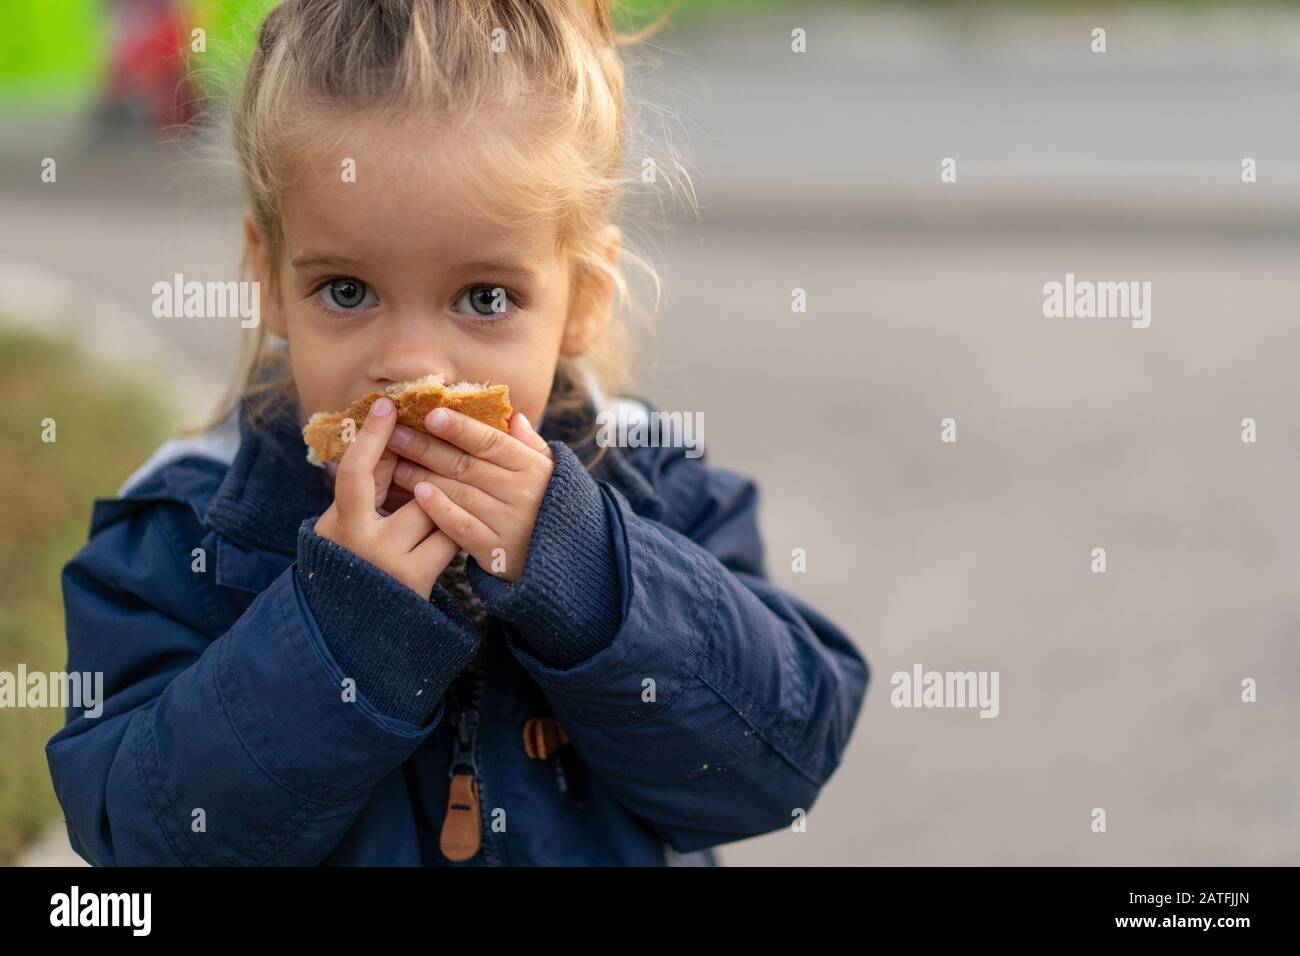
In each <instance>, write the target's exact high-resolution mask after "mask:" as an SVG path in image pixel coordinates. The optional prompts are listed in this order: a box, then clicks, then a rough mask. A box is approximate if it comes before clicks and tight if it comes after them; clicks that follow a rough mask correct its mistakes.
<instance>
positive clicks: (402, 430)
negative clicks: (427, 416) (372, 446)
mask: <svg viewBox="0 0 1300 956" xmlns="http://www.w3.org/2000/svg"><path fill="white" fill-rule="evenodd" d="M410 443H411V430H410V429H409V428H407V427H406V426H405V425H398V426H397V427H396V428H394V429H393V436H392V437H391V438H389V439H388V444H389V445H391V446H392V447H393V448H405V447H406V446H407V445H409V444H410Z"/></svg>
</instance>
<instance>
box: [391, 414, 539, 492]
mask: <svg viewBox="0 0 1300 956" xmlns="http://www.w3.org/2000/svg"><path fill="white" fill-rule="evenodd" d="M470 420H471V421H473V419H470ZM476 424H477V423H476ZM484 427H485V428H487V427H489V426H486V425H485V426H484ZM492 430H493V431H495V429H492ZM497 434H501V433H500V432H497ZM388 447H389V448H391V449H393V450H394V451H396V452H397V454H399V455H401V456H402V457H403V458H407V459H410V460H411V461H412V462H414V463H416V464H418V465H423V466H424V467H425V468H427V469H428V470H429V471H432V472H436V473H437V474H440V475H446V476H447V477H448V478H455V479H456V480H457V481H461V482H464V483H465V484H467V485H473V486H474V487H476V488H482V489H483V490H484V491H486V492H487V493H488V494H492V489H493V488H501V487H503V486H504V485H505V484H507V483H508V482H509V481H510V479H511V477H512V476H513V475H514V472H513V471H511V470H510V469H508V468H502V467H501V466H500V465H495V464H493V463H492V462H490V461H485V460H484V459H482V458H476V457H474V455H472V454H471V453H470V452H467V451H465V450H463V449H461V448H457V447H456V446H455V445H453V444H451V442H447V441H443V440H442V439H441V438H438V437H436V436H434V435H427V434H425V433H424V432H420V431H416V430H415V429H414V428H407V427H406V426H405V425H398V426H397V428H396V429H394V430H393V434H392V437H391V438H389V439H388Z"/></svg>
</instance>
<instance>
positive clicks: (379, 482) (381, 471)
mask: <svg viewBox="0 0 1300 956" xmlns="http://www.w3.org/2000/svg"><path fill="white" fill-rule="evenodd" d="M394 418H396V416H394ZM396 467H397V456H396V455H395V454H393V453H392V452H391V451H389V450H388V449H387V448H385V449H384V453H383V454H382V455H380V456H379V464H378V465H376V466H375V507H376V508H378V507H379V506H380V505H382V504H383V503H384V501H385V500H387V498H388V490H389V488H390V487H391V485H392V483H393V469H394V468H396Z"/></svg>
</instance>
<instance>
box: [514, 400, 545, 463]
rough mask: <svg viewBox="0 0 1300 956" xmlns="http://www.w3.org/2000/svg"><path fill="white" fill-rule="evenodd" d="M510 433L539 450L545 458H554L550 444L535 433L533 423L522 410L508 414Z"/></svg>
mask: <svg viewBox="0 0 1300 956" xmlns="http://www.w3.org/2000/svg"><path fill="white" fill-rule="evenodd" d="M510 434H511V435H514V436H515V438H517V439H519V440H520V441H521V442H523V443H524V444H525V445H527V446H528V447H529V448H531V449H533V450H534V451H537V452H541V453H542V454H543V455H545V456H546V457H547V458H550V459H552V460H554V458H555V455H554V454H553V453H552V452H551V446H550V445H548V444H546V439H545V438H543V437H542V436H541V435H539V434H538V433H537V430H536V429H535V428H533V423H532V422H530V421H529V420H528V416H527V415H525V414H524V413H523V412H519V411H517V412H515V413H514V414H513V415H511V416H510Z"/></svg>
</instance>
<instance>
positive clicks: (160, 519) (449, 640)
mask: <svg viewBox="0 0 1300 956" xmlns="http://www.w3.org/2000/svg"><path fill="white" fill-rule="evenodd" d="M124 511H125V512H126V513H125V514H124V516H122V517H119V518H117V519H116V520H114V521H112V522H111V523H108V524H107V525H105V526H102V527H100V528H99V529H98V530H97V531H95V532H94V533H92V536H91V539H90V541H89V543H88V544H87V545H86V546H85V547H84V548H83V549H82V550H81V552H80V553H79V554H78V555H77V556H76V557H75V558H73V560H72V561H71V562H69V564H68V565H67V566H66V567H65V568H64V571H63V592H64V605H65V612H66V626H67V638H68V670H69V671H77V672H92V673H93V672H100V673H102V675H103V678H102V679H103V697H102V700H101V701H100V702H99V704H98V706H96V707H93V708H92V709H90V710H87V709H86V708H79V709H70V710H69V712H68V715H67V717H68V721H67V724H66V725H65V726H64V727H63V728H62V729H61V730H60V731H59V732H58V733H57V734H55V735H54V737H52V738H51V740H50V741H49V743H48V744H47V746H46V755H47V758H48V761H49V765H50V772H51V775H52V777H53V782H54V788H55V791H56V793H57V795H58V798H59V801H60V803H61V804H62V806H63V810H64V816H65V819H66V821H67V827H68V833H69V837H70V839H71V841H72V846H73V848H74V849H75V850H76V851H77V852H78V853H79V854H80V855H81V856H82V857H84V858H85V859H86V860H87V861H89V862H90V863H92V864H95V865H154V866H157V865H177V864H183V865H204V864H214V865H240V864H271V865H278V864H288V865H314V864H318V863H320V862H321V861H322V860H323V859H324V858H325V857H326V856H327V855H328V854H329V853H330V851H331V850H332V849H334V847H335V846H337V844H338V843H339V841H340V840H341V839H342V837H343V836H344V834H345V833H346V831H347V830H348V828H349V827H350V826H351V824H352V822H353V821H354V820H355V818H356V816H357V815H358V814H359V812H360V810H361V808H362V807H363V806H364V803H365V801H366V799H367V796H368V794H369V793H370V791H371V790H372V789H373V788H374V787H375V785H376V784H378V783H379V781H381V780H382V779H383V778H384V777H385V776H386V775H387V774H389V773H391V772H392V771H393V770H394V769H395V768H397V767H399V766H400V765H401V764H402V762H403V761H404V760H406V758H407V757H408V756H409V755H410V754H411V753H412V752H413V751H414V750H415V749H416V748H417V747H418V746H419V745H420V743H421V742H422V741H423V740H425V739H426V738H427V737H428V736H429V735H430V734H431V733H432V732H433V730H434V728H435V727H436V726H437V724H438V723H439V721H440V720H441V718H442V715H443V707H442V701H441V698H442V691H443V689H444V688H445V685H446V683H447V682H448V681H450V679H451V678H452V677H453V676H454V674H455V672H456V671H457V670H459V669H460V668H461V667H462V666H463V665H464V663H465V661H467V660H468V658H469V657H470V656H471V654H472V653H473V650H474V648H475V646H476V643H477V640H478V638H477V634H476V633H474V632H473V630H472V628H470V626H469V624H468V622H467V621H465V620H464V618H463V617H461V618H459V619H456V618H454V617H452V616H451V615H452V608H450V607H448V606H447V605H446V604H445V603H442V604H440V603H437V602H430V601H426V600H425V599H424V598H423V597H421V596H420V595H419V594H417V593H416V592H414V591H411V590H409V589H406V588H404V586H403V585H401V584H400V583H399V582H397V581H395V580H394V579H392V578H391V577H389V576H388V575H386V574H385V573H384V572H383V571H381V570H380V569H378V568H376V567H374V566H373V565H369V564H368V563H366V562H363V561H361V559H359V558H356V557H355V556H352V558H351V560H347V559H344V558H342V557H341V556H340V555H338V554H332V553H331V551H330V547H331V546H332V543H325V542H323V539H320V538H319V537H318V536H315V535H314V532H312V531H310V529H309V528H308V527H307V525H306V524H304V527H303V529H302V530H301V531H300V536H299V554H298V558H299V560H298V561H296V562H293V563H291V564H290V565H289V566H288V568H286V569H285V570H284V571H283V573H281V574H280V575H279V576H278V577H276V578H275V579H274V581H273V583H272V584H271V585H270V586H269V587H268V588H266V589H265V590H264V591H263V592H262V593H260V594H259V595H258V596H257V597H256V598H255V599H254V600H253V602H252V603H251V604H250V605H249V606H248V608H247V610H246V611H245V612H244V613H243V614H242V615H241V616H240V617H239V618H238V619H237V620H236V621H235V623H234V624H233V626H231V627H229V629H228V630H225V631H224V632H223V633H219V634H218V635H217V636H215V637H213V633H212V632H215V631H216V630H217V627H211V628H209V627H208V626H206V625H207V624H208V623H210V621H211V620H212V619H213V618H214V617H215V616H216V613H217V611H216V610H215V601H214V599H213V596H212V595H213V593H214V592H213V591H212V589H211V588H210V587H207V586H206V585H202V584H200V583H197V582H196V579H201V578H202V575H197V574H194V573H192V572H191V569H190V566H189V562H190V544H189V543H188V542H189V541H191V540H193V536H194V535H195V534H197V533H198V531H197V529H198V527H199V526H198V523H197V521H196V520H195V518H194V517H193V516H192V514H188V512H187V509H186V508H185V507H184V506H182V505H180V504H177V503H174V502H172V503H166V504H152V505H150V506H149V507H145V508H137V509H134V510H126V509H124ZM332 547H336V546H332ZM337 550H338V551H343V549H337ZM345 554H346V555H350V552H345ZM308 577H311V578H312V579H313V581H315V582H316V585H313V586H318V585H319V584H321V583H322V582H321V581H320V580H318V579H321V578H322V577H323V578H324V582H323V583H328V584H335V585H338V586H340V587H343V588H346V589H347V590H348V593H349V594H350V596H351V603H352V606H353V608H354V609H353V611H352V612H351V617H347V618H345V617H343V616H341V614H338V613H336V614H335V615H334V616H332V617H331V618H330V619H329V620H328V621H326V619H325V618H322V619H321V623H322V624H328V625H329V628H328V629H329V630H331V631H333V632H334V641H336V642H337V641H342V640H345V639H346V640H347V641H348V643H349V646H351V647H352V648H353V651H354V654H356V655H360V654H362V653H363V652H362V651H361V650H359V649H360V648H362V647H365V646H369V647H371V648H372V650H371V653H372V654H374V655H382V656H383V657H384V662H385V663H384V666H383V667H374V666H371V667H370V668H369V669H368V670H367V669H366V668H364V667H363V668H362V670H363V671H365V672H366V673H381V674H383V673H388V674H391V672H392V670H393V662H394V660H398V661H401V660H403V659H405V660H406V662H407V663H408V665H409V667H408V670H416V671H418V672H419V673H418V676H417V677H416V678H415V679H414V680H413V681H412V680H407V681H405V682H403V683H401V684H400V685H399V684H398V683H395V682H394V681H392V680H391V679H390V680H386V681H384V682H381V683H379V684H376V685H374V686H367V684H366V683H365V682H364V681H363V680H357V679H356V678H355V677H354V678H353V680H354V681H356V684H355V693H348V692H347V690H348V688H347V683H346V682H345V677H347V676H349V675H347V674H345V673H344V671H343V670H342V669H341V668H340V666H339V664H338V662H337V661H336V659H335V657H334V656H333V655H332V654H331V652H330V644H328V643H327V642H326V640H325V638H324V636H323V635H322V632H321V628H320V626H319V625H318V623H317V620H316V618H315V617H314V615H313V611H312V607H311V605H310V603H309V600H308V597H307V592H306V591H305V590H304V587H303V583H304V581H305V579H307V578H308ZM400 592H404V594H400ZM448 600H449V599H448ZM381 606H382V608H383V609H382V610H381V609H380V608H381ZM367 607H371V608H373V609H374V610H373V612H372V615H371V617H370V619H369V620H368V621H367V619H366V616H365V614H366V612H365V610H364V609H365V608H367ZM345 625H346V627H350V628H351V629H352V631H353V634H352V636H351V637H350V638H347V637H346V635H345V633H344V631H345ZM378 634H383V635H384V637H383V639H382V640H379V639H377V638H376V635H378ZM367 641H368V643H367ZM431 641H433V642H436V644H437V646H438V647H439V648H441V651H440V652H439V654H437V655H435V659H431V658H430V656H429V653H428V650H427V645H428V644H429V643H430V642H431ZM336 646H337V645H336ZM413 683H414V684H418V685H419V687H418V689H415V690H413V689H412V685H413ZM417 692H418V693H421V694H428V695H429V697H430V698H432V699H433V700H434V703H433V704H428V705H425V708H424V712H425V713H427V714H428V718H429V719H428V722H427V723H425V724H422V725H417V724H415V723H412V722H410V721H408V720H403V719H400V718H397V717H393V716H390V713H402V712H410V711H409V708H408V706H407V704H408V702H407V701H406V700H405V695H408V694H411V693H417ZM396 693H400V694H402V695H403V697H402V698H401V699H390V697H391V695H393V694H396ZM95 710H100V711H101V712H100V713H98V714H95V713H94V711H95ZM385 711H388V712H389V713H385Z"/></svg>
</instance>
